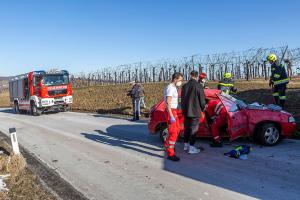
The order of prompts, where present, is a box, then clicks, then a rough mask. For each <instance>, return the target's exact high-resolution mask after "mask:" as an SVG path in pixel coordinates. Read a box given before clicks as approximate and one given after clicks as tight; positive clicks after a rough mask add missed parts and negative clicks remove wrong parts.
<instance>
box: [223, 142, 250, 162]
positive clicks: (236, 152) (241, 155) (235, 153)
mask: <svg viewBox="0 0 300 200" xmlns="http://www.w3.org/2000/svg"><path fill="white" fill-rule="evenodd" d="M252 150H253V149H252V147H250V146H248V145H238V146H236V147H235V148H234V149H233V150H231V151H229V152H227V153H224V155H225V156H227V157H230V158H236V159H240V160H246V159H248V154H249V153H250V152H251V151H252Z"/></svg>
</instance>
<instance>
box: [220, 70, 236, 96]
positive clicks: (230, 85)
mask: <svg viewBox="0 0 300 200" xmlns="http://www.w3.org/2000/svg"><path fill="white" fill-rule="evenodd" d="M218 90H222V92H223V93H225V94H236V93H237V89H236V88H235V87H234V81H233V80H232V78H231V73H225V74H224V76H223V79H222V80H221V81H219V84H218Z"/></svg>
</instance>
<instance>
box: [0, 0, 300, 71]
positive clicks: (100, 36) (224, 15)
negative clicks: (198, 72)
mask: <svg viewBox="0 0 300 200" xmlns="http://www.w3.org/2000/svg"><path fill="white" fill-rule="evenodd" d="M299 10H300V1H297V0H294V1H293V0H285V1H283V0H282V1H279V0H278V1H276V0H273V1H269V0H248V1H242V0H227V1H226V0H160V1H159V0H152V1H151V0H147V1H146V0H123V1H122V0H98V1H92V0H19V1H15V0H1V1H0V76H2V75H16V74H19V73H25V72H27V71H30V70H34V69H47V68H50V67H52V66H58V67H60V68H66V69H68V70H69V71H70V72H72V73H78V72H80V71H87V72H88V71H91V70H96V69H99V68H101V67H103V66H113V65H119V64H126V63H132V62H136V61H148V60H157V59H161V58H177V57H184V56H189V55H193V54H196V53H200V54H207V53H218V52H227V51H232V50H234V51H238V50H245V49H248V48H251V47H261V46H263V47H274V46H275V47H276V46H280V45H286V44H287V45H289V46H291V47H299V46H300V45H299V44H300V21H299V19H300V12H299Z"/></svg>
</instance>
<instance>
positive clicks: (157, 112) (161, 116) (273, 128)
mask: <svg viewBox="0 0 300 200" xmlns="http://www.w3.org/2000/svg"><path fill="white" fill-rule="evenodd" d="M204 92H205V95H206V98H208V99H217V98H219V99H220V100H221V101H222V103H223V105H224V106H225V108H226V110H227V114H228V117H227V120H228V122H227V125H226V126H225V127H223V128H221V130H220V131H221V132H222V136H223V137H229V139H230V140H234V139H236V138H239V137H249V138H253V139H254V140H255V141H257V142H259V143H261V144H263V145H266V146H274V145H276V144H277V143H278V142H279V141H280V139H281V138H284V137H287V138H288V137H291V136H292V134H293V132H294V131H295V130H296V122H295V119H294V117H293V116H292V115H291V114H290V113H288V112H286V111H284V110H282V109H281V107H279V106H276V105H273V104H270V105H261V104H258V103H253V104H246V103H245V102H243V101H242V100H239V99H237V98H234V97H232V96H230V95H226V94H223V93H221V91H220V90H214V89H205V90H204ZM180 110H181V109H180V108H178V111H179V119H180V126H181V133H180V134H181V136H182V135H183V130H184V127H183V121H184V118H183V116H182V114H181V112H180ZM164 111H165V104H164V101H163V100H161V101H160V102H158V103H157V104H156V105H154V106H153V107H152V108H151V110H150V121H149V123H148V129H149V132H150V134H158V135H160V137H161V139H162V140H165V139H166V137H167V135H168V129H167V122H166V117H165V113H164ZM199 123H200V126H199V130H198V132H197V136H198V137H212V135H211V133H210V120H209V119H208V117H207V115H206V114H205V111H203V112H202V113H201V118H200V121H199Z"/></svg>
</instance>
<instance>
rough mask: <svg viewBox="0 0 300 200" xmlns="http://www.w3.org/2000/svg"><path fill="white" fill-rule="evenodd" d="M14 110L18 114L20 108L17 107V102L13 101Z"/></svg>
mask: <svg viewBox="0 0 300 200" xmlns="http://www.w3.org/2000/svg"><path fill="white" fill-rule="evenodd" d="M14 112H15V113H16V114H20V109H19V104H18V102H15V103H14Z"/></svg>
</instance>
